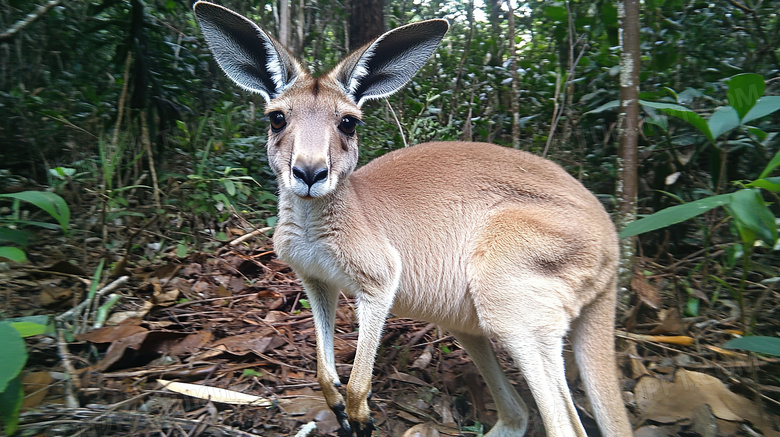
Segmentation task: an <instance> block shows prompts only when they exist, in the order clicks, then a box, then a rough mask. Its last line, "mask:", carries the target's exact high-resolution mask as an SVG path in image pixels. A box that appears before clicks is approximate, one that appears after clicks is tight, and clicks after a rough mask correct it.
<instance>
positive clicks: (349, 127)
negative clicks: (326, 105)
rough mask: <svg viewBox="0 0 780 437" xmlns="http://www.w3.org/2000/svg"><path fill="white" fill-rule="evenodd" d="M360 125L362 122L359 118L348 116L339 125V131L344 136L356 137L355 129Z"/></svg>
mask: <svg viewBox="0 0 780 437" xmlns="http://www.w3.org/2000/svg"><path fill="white" fill-rule="evenodd" d="M359 124H360V120H358V119H357V118H355V117H353V116H351V115H347V116H344V118H342V119H341V123H339V130H340V131H341V132H342V133H343V134H344V135H349V136H352V135H355V127H356V126H357V125H359Z"/></svg>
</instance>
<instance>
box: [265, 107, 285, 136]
mask: <svg viewBox="0 0 780 437" xmlns="http://www.w3.org/2000/svg"><path fill="white" fill-rule="evenodd" d="M268 119H269V120H270V121H271V130H272V131H274V132H279V131H281V130H282V129H284V127H285V126H287V120H285V119H284V114H282V113H281V111H274V112H272V113H270V114H268Z"/></svg>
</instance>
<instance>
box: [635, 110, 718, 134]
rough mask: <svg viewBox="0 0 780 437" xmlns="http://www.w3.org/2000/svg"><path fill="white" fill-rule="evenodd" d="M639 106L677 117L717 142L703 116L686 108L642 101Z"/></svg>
mask: <svg viewBox="0 0 780 437" xmlns="http://www.w3.org/2000/svg"><path fill="white" fill-rule="evenodd" d="M639 104H640V105H642V106H647V107H648V108H653V109H657V110H659V111H661V112H664V113H666V114H668V115H671V116H672V117H677V118H679V119H680V120H683V121H685V122H688V123H690V124H692V125H693V127H695V128H696V129H699V130H700V131H701V132H702V133H703V134H704V135H705V136H706V137H707V139H708V140H710V141H715V137H714V136H713V135H712V132H711V131H710V127H709V125H708V124H707V122H706V121H705V120H704V119H703V118H702V117H701V115H699V114H697V113H695V112H693V111H691V110H690V109H688V108H686V107H685V106H680V105H675V104H672V103H658V102H648V101H646V100H640V101H639Z"/></svg>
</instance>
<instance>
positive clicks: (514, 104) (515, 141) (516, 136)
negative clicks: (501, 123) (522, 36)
mask: <svg viewBox="0 0 780 437" xmlns="http://www.w3.org/2000/svg"><path fill="white" fill-rule="evenodd" d="M506 7H507V9H508V10H507V18H508V19H509V69H510V70H512V94H511V96H510V99H512V101H511V108H512V147H514V148H515V149H519V148H520V107H519V105H518V101H517V90H518V82H519V81H520V78H519V77H518V75H517V50H516V48H515V10H514V8H512V0H506Z"/></svg>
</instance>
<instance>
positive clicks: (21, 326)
mask: <svg viewBox="0 0 780 437" xmlns="http://www.w3.org/2000/svg"><path fill="white" fill-rule="evenodd" d="M11 326H13V327H14V329H16V330H17V331H19V335H21V336H22V337H32V336H33V335H41V334H45V333H46V331H47V330H48V327H47V326H46V325H41V324H38V323H32V322H15V323H11Z"/></svg>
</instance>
